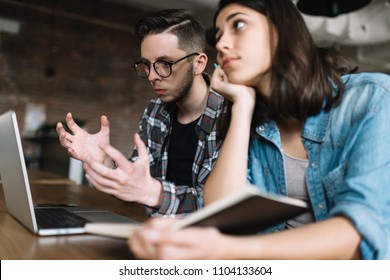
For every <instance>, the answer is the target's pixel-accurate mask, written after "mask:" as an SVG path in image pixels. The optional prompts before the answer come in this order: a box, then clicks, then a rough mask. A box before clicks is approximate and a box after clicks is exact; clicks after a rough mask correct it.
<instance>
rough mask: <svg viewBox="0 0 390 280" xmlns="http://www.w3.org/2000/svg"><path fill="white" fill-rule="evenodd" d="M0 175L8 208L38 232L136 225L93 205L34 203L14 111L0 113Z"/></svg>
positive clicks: (20, 220) (82, 231) (27, 225)
mask: <svg viewBox="0 0 390 280" xmlns="http://www.w3.org/2000/svg"><path fill="white" fill-rule="evenodd" d="M0 175H1V179H2V184H3V191H4V198H5V203H6V207H7V211H8V212H9V213H10V214H11V215H12V216H13V217H14V218H16V219H17V220H18V221H19V222H20V223H21V224H23V225H24V226H25V227H26V228H28V229H29V230H30V231H32V232H33V233H35V234H37V235H42V236H45V235H63V234H81V233H85V224H87V223H94V222H98V223H127V224H139V222H137V221H135V220H132V219H129V218H127V217H124V216H121V215H118V214H115V213H113V212H110V211H107V210H105V209H100V208H95V207H78V206H77V205H34V204H33V201H32V195H31V190H30V184H29V179H28V174H27V168H26V164H25V159H24V154H23V149H22V143H21V138H20V133H19V128H18V123H17V118H16V113H15V112H14V111H8V112H6V113H4V114H3V115H1V116H0ZM53 215H54V217H53Z"/></svg>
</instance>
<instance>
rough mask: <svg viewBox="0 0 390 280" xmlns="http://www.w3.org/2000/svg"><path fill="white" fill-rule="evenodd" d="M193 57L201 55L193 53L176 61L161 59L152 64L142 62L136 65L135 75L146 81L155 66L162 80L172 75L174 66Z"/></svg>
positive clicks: (134, 67) (134, 66)
mask: <svg viewBox="0 0 390 280" xmlns="http://www.w3.org/2000/svg"><path fill="white" fill-rule="evenodd" d="M193 55H199V53H191V54H189V55H186V56H184V57H182V58H179V59H178V60H175V61H166V60H162V59H159V60H156V61H155V62H153V63H150V62H148V61H143V60H140V61H138V62H136V63H134V65H133V69H134V71H135V73H137V75H138V77H141V78H144V79H146V78H148V77H149V75H150V68H151V67H152V66H153V68H154V71H156V73H157V75H159V76H160V77H161V78H168V77H169V76H170V75H171V74H172V65H174V64H176V63H178V62H180V61H182V60H184V59H186V58H189V57H191V56H193Z"/></svg>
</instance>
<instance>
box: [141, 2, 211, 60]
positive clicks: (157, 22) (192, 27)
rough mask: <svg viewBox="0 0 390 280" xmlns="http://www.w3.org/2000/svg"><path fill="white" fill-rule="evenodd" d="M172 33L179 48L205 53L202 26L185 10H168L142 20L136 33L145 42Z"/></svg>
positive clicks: (190, 51) (188, 51) (189, 51)
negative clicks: (176, 39)
mask: <svg viewBox="0 0 390 280" xmlns="http://www.w3.org/2000/svg"><path fill="white" fill-rule="evenodd" d="M165 32H166V33H171V34H173V35H176V36H177V38H178V42H179V46H178V47H179V48H180V49H182V50H184V51H186V52H187V53H193V52H205V49H206V39H205V30H204V28H203V26H202V24H201V23H200V22H199V21H198V20H196V19H194V17H193V16H192V15H191V13H190V12H189V11H187V10H183V9H167V10H162V11H159V12H157V13H155V14H153V15H152V16H149V17H147V18H144V19H141V20H140V21H139V22H138V23H137V24H136V26H135V33H136V35H137V36H138V38H140V39H141V40H143V39H144V38H145V37H147V36H149V35H155V34H161V33H165Z"/></svg>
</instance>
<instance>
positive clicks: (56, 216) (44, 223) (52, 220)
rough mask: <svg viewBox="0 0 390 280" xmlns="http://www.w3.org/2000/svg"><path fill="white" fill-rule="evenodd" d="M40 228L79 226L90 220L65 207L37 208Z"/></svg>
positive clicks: (36, 215)
mask: <svg viewBox="0 0 390 280" xmlns="http://www.w3.org/2000/svg"><path fill="white" fill-rule="evenodd" d="M34 210H35V217H36V219H37V223H38V226H39V228H46V229H48V228H77V227H84V225H85V224H86V223H88V222H89V221H88V220H87V219H84V218H83V217H80V216H78V215H76V214H74V213H72V212H70V211H67V210H65V209H63V208H35V209H34Z"/></svg>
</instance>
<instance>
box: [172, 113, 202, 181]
mask: <svg viewBox="0 0 390 280" xmlns="http://www.w3.org/2000/svg"><path fill="white" fill-rule="evenodd" d="M172 119H173V120H172V132H171V135H170V139H169V148H168V180H169V181H172V182H174V183H175V184H177V185H187V186H192V165H193V163H194V158H195V153H196V149H197V146H198V140H199V139H198V136H197V134H196V132H195V126H196V124H197V122H198V120H199V118H198V119H196V120H194V121H193V122H190V123H188V124H181V123H179V122H178V121H177V119H176V116H173V118H172Z"/></svg>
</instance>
